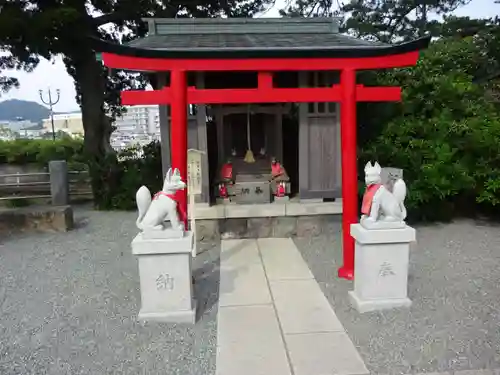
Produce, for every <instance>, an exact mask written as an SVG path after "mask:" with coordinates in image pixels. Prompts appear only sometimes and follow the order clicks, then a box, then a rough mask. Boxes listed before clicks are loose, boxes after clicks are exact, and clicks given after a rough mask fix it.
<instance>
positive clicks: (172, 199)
mask: <svg viewBox="0 0 500 375" xmlns="http://www.w3.org/2000/svg"><path fill="white" fill-rule="evenodd" d="M185 188H186V183H185V182H184V181H182V178H181V174H180V172H179V170H178V169H177V168H176V169H174V171H173V172H172V168H170V169H169V170H168V172H167V174H166V176H165V180H164V182H163V188H162V190H161V191H159V192H158V193H156V194H155V195H154V196H153V197H151V193H150V191H149V189H148V188H147V187H146V186H141V187H140V188H139V190H137V193H136V195H135V199H136V203H137V210H138V211H139V216H138V218H137V221H136V226H137V228H139V229H140V230H141V231H142V232H147V231H159V230H164V229H170V228H165V226H164V222H165V220H166V219H167V218H168V219H169V220H170V223H171V224H172V228H171V230H174V231H179V232H184V229H185V223H186V222H187V215H186V212H184V210H183V209H182V207H181V206H180V205H179V204H178V202H177V199H176V196H175V193H176V192H177V191H179V190H184V189H185Z"/></svg>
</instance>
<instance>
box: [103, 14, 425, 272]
mask: <svg viewBox="0 0 500 375" xmlns="http://www.w3.org/2000/svg"><path fill="white" fill-rule="evenodd" d="M145 22H148V24H149V33H148V35H147V36H146V37H145V38H142V39H138V40H134V41H132V42H130V43H128V44H126V45H117V44H112V43H108V42H106V41H103V40H94V42H95V43H96V51H97V52H101V53H102V60H103V62H104V64H105V66H107V67H109V68H111V69H123V70H129V71H138V72H145V73H149V74H153V75H155V76H156V81H157V82H158V84H157V85H156V87H154V90H153V91H126V92H123V93H122V102H123V104H126V105H134V104H135V105H138V104H157V105H160V108H161V110H160V122H161V124H160V127H161V141H162V162H163V165H164V168H168V167H169V166H170V165H172V167H175V168H179V170H180V172H181V174H182V176H183V177H184V178H186V175H187V150H188V148H194V149H199V150H202V151H204V152H205V154H204V157H203V163H202V180H203V184H202V186H203V189H202V194H201V196H200V197H198V200H199V201H204V202H214V199H215V198H216V197H217V195H218V193H219V195H224V194H227V189H226V185H221V179H224V178H227V179H226V181H225V182H227V181H230V183H229V186H230V187H231V188H233V192H232V195H233V196H235V197H234V198H235V199H234V200H235V201H237V202H238V201H239V202H240V203H251V199H250V198H248V199H250V201H249V200H248V199H247V198H245V199H246V200H245V199H244V197H243V195H244V194H245V193H246V194H247V195H252V194H249V192H250V189H249V188H248V186H250V185H249V184H253V185H252V186H257V187H256V188H255V192H256V193H258V194H257V195H255V199H257V200H258V201H260V202H271V199H272V196H273V194H274V197H275V198H276V199H277V198H278V197H282V196H283V195H287V194H292V195H293V194H295V195H296V196H298V197H299V198H300V199H310V198H314V199H326V200H328V199H335V198H342V203H343V208H342V209H343V218H342V227H343V246H344V265H343V266H342V267H341V269H339V276H340V277H345V278H352V277H353V265H354V241H353V239H352V238H351V236H350V234H349V227H350V224H352V223H355V222H357V221H358V207H357V200H358V197H357V191H358V186H357V171H356V165H357V161H356V103H357V102H359V101H398V100H400V99H401V90H400V88H399V87H365V86H363V85H359V84H357V82H356V72H357V71H360V70H369V69H383V68H398V67H406V66H412V65H415V64H416V62H417V59H418V56H419V50H421V49H423V48H426V47H427V45H428V43H429V38H422V39H418V40H415V41H412V42H408V43H404V44H399V45H386V44H380V43H371V42H367V41H363V40H359V39H355V38H352V37H349V36H346V35H342V34H340V33H339V29H338V22H337V20H336V19H331V18H280V19H272V18H259V19H246V18H234V19H233V18H229V19H220V18H217V19H182V18H179V19H146V20H145ZM167 108H169V109H168V110H167ZM188 108H189V109H188ZM274 158H276V159H277V163H276V162H274V161H273V162H272V160H273V159H274ZM228 163H229V164H230V167H231V168H229V169H228V168H227V167H228V165H229V164H228ZM276 165H278V166H279V167H280V168H281V167H282V168H283V169H280V168H275V167H276ZM280 170H282V171H284V173H278V172H279V171H280ZM276 171H278V172H276ZM226 172H228V176H225V173H226ZM275 172H276V173H278V174H279V175H280V176H283V175H286V179H284V180H283V181H286V184H285V183H283V184H281V183H277V182H276V183H275V184H274V185H272V188H269V183H270V182H269V181H271V180H272V178H271V179H270V178H269V176H271V175H272V176H273V178H274V173H275ZM279 181H281V180H279ZM238 186H239V189H235V187H238ZM283 186H286V189H284V188H283V190H280V189H281V188H282V187H283ZM259 194H260V195H259ZM227 195H229V194H227ZM240 195H241V196H240ZM186 196H187V195H186V192H183V193H182V194H181V195H180V197H179V201H180V202H181V204H183V205H185V206H186V201H187V199H186ZM238 196H240V197H239V198H238ZM252 199H253V198H252Z"/></svg>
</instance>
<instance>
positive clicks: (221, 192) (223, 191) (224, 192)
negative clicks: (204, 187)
mask: <svg viewBox="0 0 500 375" xmlns="http://www.w3.org/2000/svg"><path fill="white" fill-rule="evenodd" d="M228 196H229V194H228V192H227V186H226V184H224V183H220V184H219V197H221V198H227V197H228Z"/></svg>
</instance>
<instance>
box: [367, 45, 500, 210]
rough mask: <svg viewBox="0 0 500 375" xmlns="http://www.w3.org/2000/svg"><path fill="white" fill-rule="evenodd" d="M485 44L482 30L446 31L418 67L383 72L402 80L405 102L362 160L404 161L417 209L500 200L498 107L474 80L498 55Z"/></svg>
mask: <svg viewBox="0 0 500 375" xmlns="http://www.w3.org/2000/svg"><path fill="white" fill-rule="evenodd" d="M481 51H482V46H481V45H478V43H477V39H476V38H466V39H446V40H442V41H439V42H437V43H434V44H433V45H432V46H431V47H430V48H429V49H428V50H427V51H425V52H424V53H423V55H422V57H421V59H420V61H419V62H418V64H417V66H416V67H414V68H410V69H400V70H395V71H391V72H386V73H385V74H383V75H380V76H379V79H380V84H385V85H398V86H401V87H403V102H402V104H400V105H398V106H393V108H392V111H393V113H392V119H390V121H388V122H387V123H386V124H385V125H384V126H383V127H382V130H381V133H380V134H379V135H378V136H377V137H375V138H374V139H372V140H371V142H367V144H366V145H364V146H363V147H362V148H363V150H362V152H361V155H360V160H364V161H365V162H366V160H369V159H371V160H378V161H379V162H380V163H381V164H382V165H390V166H395V167H398V168H403V169H404V172H405V180H406V181H407V183H408V186H409V196H408V206H409V209H410V212H412V215H418V216H419V217H420V218H423V219H446V218H450V217H451V216H453V215H455V214H457V213H463V210H467V212H465V213H467V214H470V213H471V212H470V210H471V209H472V208H473V207H475V206H477V204H481V205H483V206H489V207H492V206H497V205H498V204H500V183H499V178H500V142H499V141H500V114H499V111H498V110H499V108H498V105H497V103H495V102H493V101H491V100H490V98H489V96H488V95H487V87H486V86H485V85H481V84H477V83H474V81H473V80H474V76H475V74H476V73H477V72H478V71H482V70H484V69H485V67H486V66H487V65H488V64H490V63H491V61H490V60H489V59H488V56H486V55H485V54H482V53H481Z"/></svg>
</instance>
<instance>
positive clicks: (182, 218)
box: [153, 191, 187, 223]
mask: <svg viewBox="0 0 500 375" xmlns="http://www.w3.org/2000/svg"><path fill="white" fill-rule="evenodd" d="M161 195H164V196H166V197H169V198H170V199H172V200H173V201H174V202H175V205H176V207H177V215H179V220H180V221H181V222H182V223H186V222H187V213H186V211H184V209H183V208H182V207H181V205H180V204H179V203H178V202H177V198H176V197H175V195H174V194H167V193H165V192H164V191H159V192H158V193H156V194H155V196H154V197H153V200H155V199H158V198H159V197H160V196H161Z"/></svg>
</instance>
